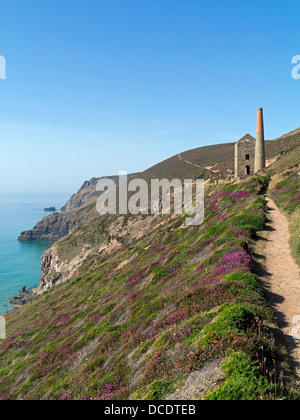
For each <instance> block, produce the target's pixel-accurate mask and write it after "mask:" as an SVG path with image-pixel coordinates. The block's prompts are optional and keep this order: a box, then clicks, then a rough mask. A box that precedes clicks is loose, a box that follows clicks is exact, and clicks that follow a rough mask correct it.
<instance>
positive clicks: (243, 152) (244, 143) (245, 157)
mask: <svg viewBox="0 0 300 420" xmlns="http://www.w3.org/2000/svg"><path fill="white" fill-rule="evenodd" d="M255 143H256V140H255V138H254V137H252V136H250V134H246V135H245V136H244V137H242V138H241V139H240V140H239V141H238V142H237V143H236V144H235V177H236V178H240V179H243V178H246V177H248V176H251V175H254V164H255Z"/></svg>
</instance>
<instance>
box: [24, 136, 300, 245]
mask: <svg viewBox="0 0 300 420" xmlns="http://www.w3.org/2000/svg"><path fill="white" fill-rule="evenodd" d="M297 147H300V135H299V134H296V135H291V136H290V135H286V136H284V138H279V139H277V140H273V141H267V142H266V157H267V163H268V165H271V164H272V163H273V162H274V161H276V160H277V159H279V158H281V157H284V156H285V155H288V156H290V154H289V152H290V151H291V150H293V149H295V148H297ZM295 159H297V157H295ZM233 162H234V143H226V144H218V145H214V146H206V147H200V148H197V149H193V150H189V151H187V152H183V153H180V154H179V155H176V156H173V157H172V158H170V159H167V160H166V161H163V162H161V163H159V164H157V165H155V166H153V167H152V168H149V169H147V170H146V171H144V172H143V173H139V174H130V175H129V176H128V178H129V179H131V178H134V177H140V178H143V179H145V180H147V181H148V182H149V180H150V179H152V178H158V179H163V178H166V179H169V180H171V179H174V178H180V179H196V178H203V179H205V180H212V181H214V180H218V179H227V180H231V179H232V177H233V173H234V168H233ZM283 167H285V161H284V160H283ZM109 178H111V179H113V180H115V181H116V177H109ZM99 179H101V178H93V179H91V180H90V181H86V182H85V183H84V184H83V186H82V187H81V188H80V190H79V191H78V192H77V193H76V194H75V195H73V196H72V197H71V199H70V200H69V201H68V203H67V204H66V205H65V206H64V207H63V210H65V209H66V210H71V209H73V213H69V211H67V212H66V213H62V214H60V213H55V214H53V215H50V216H48V217H45V218H44V219H43V220H42V221H41V222H39V223H38V224H37V225H36V226H35V227H34V228H33V229H32V230H29V231H26V232H22V233H21V234H20V237H19V240H21V241H26V240H58V239H60V238H62V237H64V236H66V235H68V234H69V233H72V232H74V230H75V229H78V228H81V227H82V226H84V225H85V224H86V223H89V222H90V221H91V220H93V219H94V218H95V217H97V214H96V212H95V208H94V207H95V206H93V205H92V204H94V203H95V202H96V200H97V198H98V196H99V193H97V192H96V185H97V181H98V180H99ZM116 183H117V182H116ZM76 210H77V211H76Z"/></svg>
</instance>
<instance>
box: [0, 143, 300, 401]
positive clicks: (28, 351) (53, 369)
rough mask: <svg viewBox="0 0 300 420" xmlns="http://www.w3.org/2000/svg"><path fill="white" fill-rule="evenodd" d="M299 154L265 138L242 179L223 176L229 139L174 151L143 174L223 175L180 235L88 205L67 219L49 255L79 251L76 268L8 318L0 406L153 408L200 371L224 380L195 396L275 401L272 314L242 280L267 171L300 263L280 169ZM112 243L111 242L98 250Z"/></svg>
mask: <svg viewBox="0 0 300 420" xmlns="http://www.w3.org/2000/svg"><path fill="white" fill-rule="evenodd" d="M299 147H300V136H292V138H291V139H289V142H287V141H286V140H284V139H278V140H276V141H274V142H267V157H268V159H270V158H275V157H278V159H277V160H276V162H275V163H274V164H273V165H271V167H270V168H268V175H265V176H262V175H260V176H254V177H251V178H249V179H247V180H244V181H242V182H231V181H230V177H231V176H232V169H233V168H232V157H233V144H229V145H223V146H222V147H220V146H214V147H213V146H212V147H208V148H201V149H196V150H195V151H189V152H186V153H182V155H181V158H182V159H181V160H180V159H179V158H178V156H176V157H174V158H171V159H168V160H167V161H165V162H163V163H161V164H159V165H156V166H155V167H153V168H150V169H149V170H148V171H145V172H144V173H143V176H144V178H145V179H146V180H148V179H149V178H152V177H157V178H160V179H161V178H164V177H166V178H169V179H170V178H173V177H179V178H180V177H182V178H194V177H196V176H199V175H200V174H204V175H205V177H206V178H210V177H211V179H216V178H219V177H223V178H226V180H224V179H223V180H222V181H221V182H219V183H218V184H216V185H215V184H213V183H211V184H207V188H206V203H205V216H206V217H205V220H204V223H203V224H202V225H200V226H193V227H189V228H185V227H184V219H185V218H184V217H179V216H178V217H167V216H160V217H157V218H154V217H152V216H150V217H144V216H141V217H135V218H131V217H130V216H128V217H127V216H126V217H112V218H101V217H99V216H97V214H96V212H95V209H94V205H90V206H87V207H84V208H82V209H78V210H76V211H74V212H73V215H76V214H79V215H80V216H79V219H78V224H77V225H76V223H75V221H74V220H75V219H74V220H73V219H72V221H71V227H72V231H73V233H71V234H70V235H68V236H67V237H64V238H63V239H61V240H60V241H58V242H57V243H56V251H57V256H58V257H59V259H60V261H64V262H66V263H67V262H68V261H71V259H72V258H74V257H77V256H78V255H80V254H82V253H86V255H85V256H84V262H83V264H82V265H81V266H80V267H79V268H78V270H77V272H76V275H75V276H74V277H73V278H72V279H70V280H69V281H67V282H65V283H62V284H59V285H57V286H56V287H54V288H52V289H50V290H49V291H48V292H47V293H46V294H44V295H42V296H40V297H38V298H37V299H36V300H34V301H33V302H32V303H30V304H29V305H26V306H24V307H22V308H21V309H19V310H17V311H14V312H12V313H9V314H7V316H6V321H7V333H8V337H7V339H6V340H4V341H0V359H1V365H0V399H13V400H14V399H23V400H26V399H30V400H31V399H50V400H51V399H52V400H54V399H61V400H79V399H87V400H94V399H96V400H117V399H151V400H155V399H163V398H166V397H167V396H168V395H170V394H172V393H173V392H174V391H175V390H177V389H179V388H180V387H182V386H183V385H184V383H185V382H186V380H187V379H188V378H189V376H190V375H191V374H192V373H194V372H202V371H203V370H204V369H205V368H207V367H209V366H210V364H213V365H216V366H220V367H221V369H222V370H223V372H224V374H225V379H224V381H223V382H222V383H221V385H220V384H218V383H216V384H215V387H214V390H212V391H211V392H209V393H208V394H206V395H200V396H199V397H200V398H203V399H211V400H216V399H217V400H219V399H278V398H281V395H282V390H281V388H280V384H278V383H277V379H276V377H275V374H274V373H273V372H272V371H271V375H270V374H269V373H267V368H266V367H267V366H268V367H269V366H274V362H273V361H274V360H277V350H276V348H275V345H274V337H273V335H272V333H271V331H270V330H269V327H268V326H269V325H270V323H272V321H273V312H272V310H271V308H270V307H269V306H268V304H267V303H266V300H265V297H264V292H263V289H262V287H261V285H260V283H259V280H258V278H257V276H255V275H254V274H253V272H252V268H253V260H252V249H251V246H252V244H253V241H254V240H255V239H256V238H257V232H258V231H259V230H261V229H263V228H264V225H265V220H266V202H265V200H264V198H263V195H262V193H263V192H264V191H265V190H266V188H267V186H268V184H269V182H270V176H273V175H274V174H275V173H276V171H277V172H278V173H279V172H282V171H281V169H283V170H286V169H287V168H288V169H289V172H288V173H287V174H285V175H284V176H282V177H279V178H278V179H275V178H274V177H273V178H272V180H271V193H272V196H273V197H274V199H275V201H276V202H277V203H278V205H279V206H280V207H281V208H283V209H284V210H285V211H286V212H287V214H289V217H290V219H291V230H292V247H293V252H294V255H295V257H296V258H297V256H299V248H300V246H299V237H300V233H299V229H300V228H299V225H300V223H299V206H298V203H297V200H298V192H299V178H297V176H296V174H297V172H296V169H295V168H294V167H293V166H292V165H295V162H296V161H297V156H296V155H295V154H294V150H298V149H297V148H299ZM215 152H216V153H215ZM185 160H187V161H190V162H193V163H194V164H196V165H198V167H197V166H193V165H188V164H187V163H186V162H185ZM298 160H299V153H298ZM210 166H211V167H213V166H214V171H212V170H211V169H208V167H210ZM290 166H292V167H290ZM274 168H275V169H274ZM276 168H277V169H276ZM218 171H219V172H218ZM274 171H275V172H274ZM275 181H276V182H275ZM67 215H68V216H67V218H69V217H71V215H70V213H67ZM69 221H70V220H69V219H68V220H66V222H69ZM141 233H143V234H142V235H141ZM111 241H115V242H116V243H117V244H118V246H116V247H115V248H113V249H112V250H110V251H109V252H107V253H104V252H102V248H101V247H102V246H103V247H104V245H106V244H108V243H111ZM56 275H59V273H54V272H53V273H50V274H49V276H50V277H56ZM49 279H50V278H49ZM50 280H51V279H50ZM275 368H276V366H275Z"/></svg>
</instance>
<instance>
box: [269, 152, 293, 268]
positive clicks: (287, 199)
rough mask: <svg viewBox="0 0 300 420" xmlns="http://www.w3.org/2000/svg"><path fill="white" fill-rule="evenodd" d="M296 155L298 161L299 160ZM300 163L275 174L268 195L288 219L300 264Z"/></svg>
mask: <svg viewBox="0 0 300 420" xmlns="http://www.w3.org/2000/svg"><path fill="white" fill-rule="evenodd" d="M299 156H300V155H298V161H299ZM299 171H300V165H298V167H297V168H293V169H291V170H289V171H287V172H284V173H283V174H279V175H275V176H274V177H273V179H272V184H271V185H270V195H271V197H272V198H273V199H274V201H275V203H276V204H277V206H278V207H279V208H280V209H282V210H283V211H284V212H285V213H286V215H287V217H288V218H289V220H290V232H291V241H290V243H291V248H292V253H293V257H294V258H295V260H296V261H297V263H298V264H299V266H300V175H299Z"/></svg>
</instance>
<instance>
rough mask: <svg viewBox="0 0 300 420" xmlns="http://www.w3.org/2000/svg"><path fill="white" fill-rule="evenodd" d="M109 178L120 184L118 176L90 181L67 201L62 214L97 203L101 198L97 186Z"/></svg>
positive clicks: (129, 177)
mask: <svg viewBox="0 0 300 420" xmlns="http://www.w3.org/2000/svg"><path fill="white" fill-rule="evenodd" d="M138 175H139V174H138V173H136V174H128V179H132V178H134V177H135V176H138ZM104 178H108V179H111V180H113V181H114V182H115V184H116V185H118V184H119V177H118V176H117V175H114V176H107V177H99V178H91V179H90V180H89V181H85V182H84V183H83V185H82V187H81V188H80V189H79V190H78V191H77V193H76V194H73V195H72V197H71V198H70V199H69V200H68V201H67V203H66V204H65V205H64V206H63V207H62V208H61V211H62V212H65V211H70V210H74V209H78V208H80V207H83V206H86V205H88V204H91V203H95V201H96V200H97V198H98V197H99V192H97V191H96V186H97V184H98V182H99V181H101V179H104Z"/></svg>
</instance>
